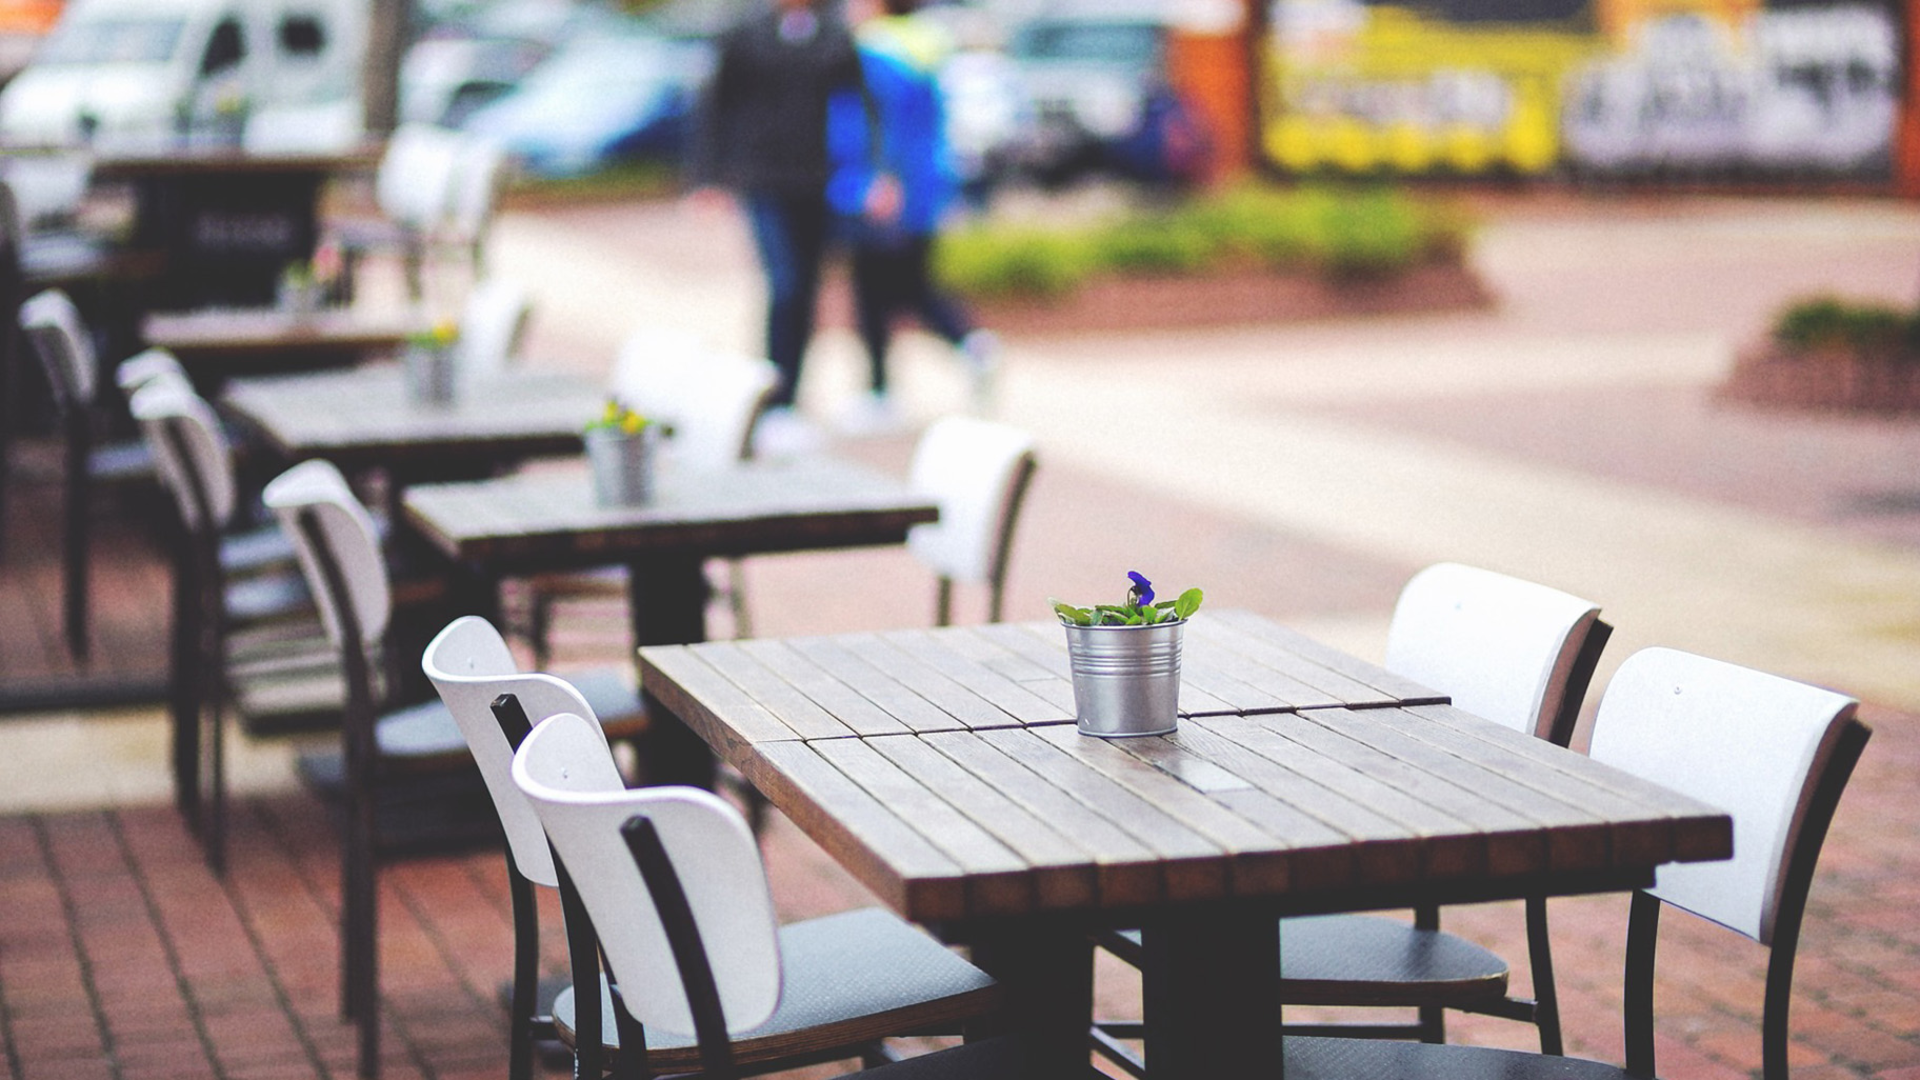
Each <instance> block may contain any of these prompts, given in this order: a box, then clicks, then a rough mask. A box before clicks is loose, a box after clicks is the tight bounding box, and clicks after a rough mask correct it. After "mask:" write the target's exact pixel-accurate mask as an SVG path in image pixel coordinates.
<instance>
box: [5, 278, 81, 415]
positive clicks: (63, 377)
mask: <svg viewBox="0 0 1920 1080" xmlns="http://www.w3.org/2000/svg"><path fill="white" fill-rule="evenodd" d="M20 328H21V329H22V330H24V331H26V335H27V340H29V341H31V342H32V343H33V351H34V353H35V354H36V355H38V356H39V357H40V364H41V366H42V367H44V368H46V372H47V379H48V381H50V382H52V383H54V384H55V385H54V392H55V393H58V394H60V395H61V396H62V397H63V398H65V399H66V401H67V402H68V403H69V404H71V405H73V406H76V407H80V408H85V407H86V406H88V405H91V404H93V393H94V388H95V381H96V378H97V376H96V369H95V364H96V362H97V361H96V360H95V358H94V353H93V338H92V337H91V336H90V335H89V334H88V333H87V327H86V323H84V322H82V321H81V319H80V310H79V309H78V308H76V307H74V306H73V301H72V300H70V299H68V297H67V294H66V293H64V292H61V291H60V290H59V289H48V290H46V291H45V292H42V293H37V294H35V295H34V296H31V297H28V298H27V301H26V302H25V303H23V304H21V305H20Z"/></svg>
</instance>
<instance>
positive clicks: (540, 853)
mask: <svg viewBox="0 0 1920 1080" xmlns="http://www.w3.org/2000/svg"><path fill="white" fill-rule="evenodd" d="M420 666H421V668H422V670H424V671H425V672H426V674H427V678H428V679H429V680H431V681H432V683H433V687H434V689H435V690H436V691H438V692H439V694H440V701H441V703H442V704H444V705H445V706H446V707H447V711H448V712H450V713H452V714H453V719H454V722H455V723H457V724H458V725H459V726H460V733H461V734H462V735H463V736H464V737H465V738H466V742H467V749H468V750H470V751H471V752H472V753H473V760H474V763H475V764H476V765H478V766H479V767H480V776H481V779H483V780H484V781H486V785H487V794H488V795H489V796H490V797H491V798H492V800H493V808H494V810H495V811H496V812H497V813H498V814H499V816H500V826H501V829H502V830H503V831H504V832H505V833H506V837H507V884H508V890H509V893H510V895H511V896H512V900H513V940H514V948H513V991H512V994H513V998H512V1003H511V1006H510V1008H509V1014H510V1016H511V1017H512V1025H513V1028H512V1033H511V1037H510V1040H509V1042H510V1051H509V1057H508V1061H509V1073H508V1074H509V1076H510V1077H511V1078H512V1080H528V1078H529V1077H531V1076H532V1074H533V1044H534V1041H535V1040H536V1039H551V1038H556V1037H557V1033H556V1030H555V1028H554V1023H553V1012H552V1009H551V1007H550V1004H551V1003H550V1002H549V1003H547V1004H548V1007H542V1003H541V1002H540V1001H539V1000H538V998H539V996H540V995H539V993H538V986H539V960H540V915H539V910H538V908H537V905H536V901H535V897H534V891H533V887H534V886H535V885H544V886H546V887H548V888H555V887H557V886H558V885H559V881H558V879H557V878H556V877H555V875H554V868H553V856H552V853H551V849H550V848H549V847H548V846H547V835H546V833H545V832H543V831H542V830H541V828H540V820H539V819H538V818H537V817H535V816H534V812H533V807H532V806H531V805H529V804H528V803H527V800H526V797H525V796H524V795H522V794H520V789H519V788H517V787H515V786H514V784H513V777H512V774H511V770H512V766H513V752H514V750H516V749H518V747H519V745H520V741H521V740H522V739H524V738H525V737H526V734H527V731H528V730H529V725H528V722H527V717H528V716H540V717H546V716H554V715H557V714H559V713H563V712H565V713H573V714H575V715H577V716H585V717H593V718H595V723H599V722H600V721H599V720H598V718H599V717H601V716H605V717H608V718H609V722H608V723H606V724H605V725H604V726H603V727H602V729H601V730H602V735H603V737H605V738H609V739H623V738H632V737H634V736H635V735H637V734H639V732H640V730H641V729H642V728H643V727H644V726H645V714H644V713H643V712H641V711H640V708H639V695H638V693H637V692H636V691H634V690H633V689H631V688H629V687H627V686H626V685H625V684H624V682H622V681H620V680H618V679H617V678H609V677H608V676H611V675H612V673H611V672H606V673H597V674H596V675H594V676H589V678H588V679H587V680H586V681H581V680H570V679H560V678H556V677H555V676H552V675H542V674H521V673H520V672H519V671H518V669H517V668H516V667H515V666H514V662H513V654H512V653H511V652H509V651H508V649H507V643H506V641H505V640H504V639H502V638H501V636H500V633H499V631H497V630H495V629H494V628H493V624H491V623H489V622H487V621H486V620H485V619H482V618H480V617H478V616H475V615H466V616H462V617H461V618H458V619H455V620H454V621H453V622H451V623H448V624H447V626H446V628H445V629H443V630H441V631H440V633H439V634H437V635H435V636H434V639H433V641H432V642H431V643H430V644H428V646H427V650H426V653H425V655H424V656H423V657H422V658H421V661H420ZM590 699H592V700H590ZM568 992H569V993H570V991H568Z"/></svg>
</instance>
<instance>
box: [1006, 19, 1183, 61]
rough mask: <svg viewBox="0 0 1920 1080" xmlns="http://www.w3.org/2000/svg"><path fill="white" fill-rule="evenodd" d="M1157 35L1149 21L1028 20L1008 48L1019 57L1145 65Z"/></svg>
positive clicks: (1152, 53) (1155, 48)
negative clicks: (1055, 21)
mask: <svg viewBox="0 0 1920 1080" xmlns="http://www.w3.org/2000/svg"><path fill="white" fill-rule="evenodd" d="M1158 50H1159V35H1158V34H1157V33H1156V31H1155V30H1154V27H1153V26H1152V24H1150V23H1096V22H1084V23H1083V22H1058V23H1047V22H1043V23H1029V24H1027V25H1026V26H1023V27H1021V28H1020V30H1019V32H1018V33H1016V34H1015V35H1014V37H1013V42H1012V45H1011V47H1010V48H1009V49H1008V52H1010V53H1011V54H1012V55H1013V56H1015V57H1016V58H1018V59H1021V60H1057V61H1066V62H1071V63H1094V64H1114V65H1125V66H1128V67H1145V66H1149V65H1151V64H1153V63H1155V62H1156V60H1157V58H1158V55H1159V52H1158Z"/></svg>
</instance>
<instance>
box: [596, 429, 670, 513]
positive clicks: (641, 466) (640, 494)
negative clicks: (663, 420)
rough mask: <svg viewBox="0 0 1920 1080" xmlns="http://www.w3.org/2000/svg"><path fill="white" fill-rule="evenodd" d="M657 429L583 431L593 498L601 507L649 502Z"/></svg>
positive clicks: (656, 451)
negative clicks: (590, 472)
mask: <svg viewBox="0 0 1920 1080" xmlns="http://www.w3.org/2000/svg"><path fill="white" fill-rule="evenodd" d="M658 440H659V433H658V429H656V428H654V427H652V426H648V427H644V428H641V429H640V430H639V431H637V432H633V433H628V432H625V431H618V430H615V429H613V428H595V429H593V430H592V431H589V432H587V433H586V436H585V437H584V440H583V441H584V442H585V443H586V446H587V465H588V467H589V468H590V469H591V470H592V472H593V498H594V501H595V502H597V503H599V504H600V505H601V506H645V505H646V504H647V503H649V502H652V501H653V466H654V462H655V460H656V459H657V458H658V457H659V452H658V448H657V443H658Z"/></svg>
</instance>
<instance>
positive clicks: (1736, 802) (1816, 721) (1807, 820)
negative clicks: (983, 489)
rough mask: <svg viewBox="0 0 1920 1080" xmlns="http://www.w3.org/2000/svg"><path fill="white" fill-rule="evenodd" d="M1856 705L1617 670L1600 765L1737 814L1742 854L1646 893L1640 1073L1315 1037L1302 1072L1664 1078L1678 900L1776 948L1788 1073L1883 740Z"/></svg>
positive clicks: (1630, 956)
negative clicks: (1803, 982) (1824, 859)
mask: <svg viewBox="0 0 1920 1080" xmlns="http://www.w3.org/2000/svg"><path fill="white" fill-rule="evenodd" d="M1855 707H1856V705H1855V702H1854V701H1853V700H1852V699H1850V698H1847V697H1845V696H1843V695H1840V694H1836V693H1833V692H1831V691H1828V690H1821V689H1817V688H1815V687H1811V686H1807V685H1805V684H1804V683H1797V682H1793V681H1791V680H1788V679H1782V678H1779V677H1777V676H1773V675H1767V674H1764V673H1761V672H1758V671H1753V670H1750V669H1747V668H1742V667H1736V666H1734V665H1732V664H1727V663H1723V662H1721V661H1718V660H1709V659H1706V658H1704V657H1699V656H1692V655H1689V654H1687V653H1683V652H1678V651H1675V650H1672V649H1660V648H1654V649H1645V650H1642V651H1641V652H1638V653H1635V654H1634V655H1633V656H1631V657H1629V658H1628V659H1627V661H1626V663H1624V664H1622V665H1620V670H1619V671H1617V672H1616V673H1615V674H1614V677H1613V681H1612V682H1611V683H1610V684H1609V685H1608V686H1607V692H1606V696H1605V697H1604V698H1603V699H1602V700H1601V702H1600V710H1599V713H1598V715H1597V716H1596V717H1595V719H1594V725H1593V743H1592V749H1591V753H1592V756H1593V758H1594V760H1596V761H1602V762H1605V763H1607V764H1609V765H1613V766H1615V767H1617V768H1620V769H1622V770H1624V771H1626V772H1628V773H1632V774H1633V775H1635V776H1638V777H1641V778H1642V779H1645V780H1650V781H1652V782H1654V783H1657V784H1660V785H1661V786H1663V787H1666V788H1669V789H1671V790H1674V791H1678V792H1680V793H1682V794H1685V795H1690V796H1692V797H1694V798H1696V799H1699V800H1700V801H1702V802H1704V803H1707V804H1709V805H1713V806H1719V807H1721V808H1723V809H1725V810H1727V811H1728V812H1729V813H1730V814H1731V815H1732V817H1733V858H1732V859H1731V860H1729V861H1726V862H1705V863H1695V864H1676V865H1672V866H1666V867H1662V868H1661V869H1660V870H1659V872H1658V874H1657V876H1656V878H1655V882H1654V885H1653V887H1652V888H1650V889H1647V890H1644V891H1640V892H1636V893H1634V895H1633V905H1632V909H1631V914H1630V916H1629V922H1628V927H1627V952H1626V957H1627V962H1626V978H1625V988H1624V1001H1625V1009H1624V1019H1625V1031H1626V1042H1625V1045H1626V1067H1625V1068H1624V1069H1623V1068H1618V1067H1615V1066H1612V1065H1607V1064H1602V1063H1600V1062H1593V1061H1583V1060H1577V1059H1572V1058H1562V1057H1551V1056H1540V1057H1536V1056H1533V1055H1529V1054H1522V1053H1517V1052H1515V1051H1510V1050H1488V1049H1482V1048H1476V1047H1465V1046H1432V1045H1425V1044H1420V1043H1384V1042H1372V1043H1363V1042H1356V1041H1353V1040H1346V1039H1322V1038H1299V1039H1288V1040H1287V1044H1286V1074H1287V1076H1288V1077H1289V1078H1290V1080H1333V1078H1336V1077H1337V1078H1343V1080H1344V1078H1354V1080H1358V1078H1365V1080H1398V1078H1408V1080H1412V1078H1415V1077H1418V1078H1423V1080H1424V1078H1441V1080H1445V1078H1449V1077H1494V1076H1497V1077H1501V1078H1502V1080H1531V1078H1534V1077H1540V1078H1547V1077H1551V1078H1556V1080H1559V1078H1573V1080H1627V1078H1630V1077H1632V1078H1646V1077H1651V1076H1653V1075H1654V1066H1655V1061H1654V1038H1653V1030H1654V1024H1653V976H1654V958H1655V951H1656V950H1655V946H1656V942H1657V937H1658V931H1659V922H1660V910H1661V905H1662V904H1663V903H1665V904H1672V905H1673V906H1675V907H1678V908H1681V909H1683V910H1685V911H1690V912H1692V913H1693V914H1695V915H1699V916H1701V917H1702V918H1704V919H1707V920H1709V921H1711V922H1714V923H1718V924H1719V925H1721V926H1722V927H1725V928H1727V929H1728V930H1731V931H1734V932H1736V933H1739V934H1741V935H1743V936H1745V937H1747V938H1749V939H1751V940H1753V941H1755V942H1757V943H1759V944H1760V945H1762V946H1765V947H1767V948H1768V950H1769V952H1768V957H1767V983H1766V998H1765V1002H1764V1004H1763V1006H1762V1012H1761V1021H1760V1026H1761V1031H1760V1045H1761V1076H1763V1077H1764V1078H1765V1080H1787V1075H1788V1062H1787V1030H1788V1025H1787V1018H1788V1010H1789V1007H1790V1005H1791V1000H1792V991H1793V965H1794V956H1795V953H1796V952H1797V951H1798V947H1799V941H1800V931H1801V925H1802V921H1803V918H1804V916H1805V914H1806V903H1807V893H1808V891H1809V889H1810V887H1811V885H1812V883H1813V871H1814V866H1815V864H1816V863H1817V862H1818V861H1819V858H1820V847H1821V844H1822V843H1823V842H1824V841H1825V839H1826V834H1827V828H1828V826H1829V825H1830V824H1831V823H1832V820H1833V812H1834V808H1835V807H1836V806H1837V805H1838V803H1839V801H1840V793H1841V792H1842V791H1843V790H1844V789H1845V787H1846V784H1847V779H1848V777H1849V776H1850V775H1851V774H1852V772H1853V767H1854V764H1855V763H1856V762H1857V761H1858V760H1859V758H1860V754H1861V751H1862V750H1863V749H1864V748H1865V746H1866V743H1867V739H1868V738H1869V736H1870V735H1871V734H1872V733H1871V732H1870V731H1869V730H1868V728H1867V727H1866V725H1864V724H1862V723H1860V722H1859V720H1857V719H1855V718H1854V710H1855ZM1715 962H1720V958H1719V957H1716V960H1715Z"/></svg>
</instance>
